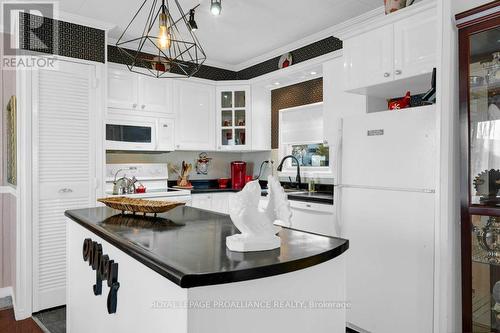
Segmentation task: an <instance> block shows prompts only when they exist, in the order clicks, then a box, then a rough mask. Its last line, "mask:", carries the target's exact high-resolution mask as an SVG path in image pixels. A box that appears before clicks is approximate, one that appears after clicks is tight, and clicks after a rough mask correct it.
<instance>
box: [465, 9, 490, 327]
mask: <svg viewBox="0 0 500 333" xmlns="http://www.w3.org/2000/svg"><path fill="white" fill-rule="evenodd" d="M485 6H487V7H488V8H486V7H484V6H483V7H484V8H482V9H481V8H478V9H477V10H471V11H469V12H466V13H464V14H458V15H457V21H459V22H460V23H459V56H460V61H459V63H460V70H459V73H460V120H461V121H460V124H461V138H460V142H461V148H462V149H461V152H462V154H461V159H460V160H461V170H462V171H461V182H460V184H461V191H460V194H461V196H462V206H461V210H462V214H461V216H462V223H461V229H462V230H461V232H462V253H461V257H462V329H463V332H474V333H483V332H484V333H486V332H488V333H489V332H500V13H499V12H498V11H497V13H498V14H496V15H490V14H488V11H490V10H491V7H492V6H496V7H498V6H499V3H496V4H494V3H491V4H488V5H485Z"/></svg>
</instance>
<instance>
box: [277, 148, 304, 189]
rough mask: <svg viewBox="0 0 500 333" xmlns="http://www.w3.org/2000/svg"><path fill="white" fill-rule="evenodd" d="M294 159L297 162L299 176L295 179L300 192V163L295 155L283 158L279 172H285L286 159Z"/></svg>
mask: <svg viewBox="0 0 500 333" xmlns="http://www.w3.org/2000/svg"><path fill="white" fill-rule="evenodd" d="M289 158H291V159H293V160H295V162H296V163H297V176H296V177H295V181H296V182H297V189H298V190H300V185H301V182H300V163H299V160H298V159H297V157H295V156H293V155H287V156H285V157H283V159H282V160H281V162H280V165H278V169H276V170H278V171H280V172H281V170H283V163H284V162H285V160H286V159H289Z"/></svg>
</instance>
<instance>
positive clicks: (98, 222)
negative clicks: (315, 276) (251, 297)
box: [65, 206, 349, 288]
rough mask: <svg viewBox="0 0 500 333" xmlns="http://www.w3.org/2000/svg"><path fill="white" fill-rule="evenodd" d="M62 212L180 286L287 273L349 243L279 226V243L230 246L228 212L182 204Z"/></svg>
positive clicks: (322, 259) (233, 230) (231, 231)
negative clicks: (152, 213) (135, 210)
mask: <svg viewBox="0 0 500 333" xmlns="http://www.w3.org/2000/svg"><path fill="white" fill-rule="evenodd" d="M65 215H66V216H67V217H69V218H70V219H72V220H73V221H75V222H77V223H78V224H80V225H81V226H83V227H84V228H86V229H88V230H90V231H91V232H93V233H95V234H96V235H97V236H99V237H101V238H103V239H104V240H106V241H107V242H109V243H111V244H112V245H114V246H116V247H117V248H119V249H120V250H122V251H123V252H125V253H127V254H128V255H130V256H131V257H133V258H135V259H136V260H138V261H140V262H141V263H143V264H144V265H146V266H147V267H149V268H151V269H152V270H154V271H156V272H158V273H159V274H161V275H162V276H164V277H166V278H167V279H169V280H171V281H172V282H174V283H176V284H178V285H179V286H180V287H182V288H191V287H197V286H206V285H214V284H223V283H231V282H238V281H246V280H251V279H258V278H265V277H269V276H273V275H278V274H284V273H289V272H293V271H296V270H300V269H304V268H307V267H310V266H314V265H317V264H320V263H322V262H325V261H328V260H331V259H333V258H335V257H337V256H339V255H341V254H342V253H344V252H345V251H346V250H347V249H348V248H349V242H348V241H347V240H345V239H341V238H333V237H326V236H321V235H316V234H311V233H307V232H302V231H298V230H293V229H288V228H282V229H281V231H280V233H279V235H280V237H281V248H279V249H275V250H270V251H259V252H247V253H238V252H232V251H229V250H228V249H227V248H226V242H225V239H226V237H227V236H231V235H233V234H236V233H238V230H237V229H236V227H235V226H234V225H233V223H232V222H231V219H230V218H229V216H227V215H223V214H217V213H212V212H208V211H205V210H201V209H196V208H192V207H186V206H181V207H177V208H175V209H173V210H171V211H169V212H167V213H164V214H160V215H159V217H160V219H156V220H155V219H153V218H152V217H144V216H139V215H136V216H133V215H120V213H119V211H116V210H112V209H110V208H107V207H98V208H88V209H78V210H68V211H66V213H65ZM82 241H83V240H82Z"/></svg>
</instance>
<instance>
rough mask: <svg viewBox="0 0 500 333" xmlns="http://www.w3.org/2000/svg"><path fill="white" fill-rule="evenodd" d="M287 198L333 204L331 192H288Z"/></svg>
mask: <svg viewBox="0 0 500 333" xmlns="http://www.w3.org/2000/svg"><path fill="white" fill-rule="evenodd" d="M288 199H289V200H297V201H305V202H316V203H322V204H328V205H333V193H324V192H303V193H290V194H288Z"/></svg>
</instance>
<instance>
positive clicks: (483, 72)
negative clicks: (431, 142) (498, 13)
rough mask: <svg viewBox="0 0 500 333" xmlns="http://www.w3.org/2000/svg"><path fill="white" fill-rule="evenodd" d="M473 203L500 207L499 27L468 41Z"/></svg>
mask: <svg viewBox="0 0 500 333" xmlns="http://www.w3.org/2000/svg"><path fill="white" fill-rule="evenodd" d="M468 66H469V89H468V90H469V122H470V123H469V131H470V168H469V170H470V175H469V179H470V201H471V204H473V205H481V206H490V207H497V206H500V194H499V190H500V27H497V28H493V29H490V30H486V31H482V32H478V33H476V34H473V35H471V36H470V41H469V64H468Z"/></svg>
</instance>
